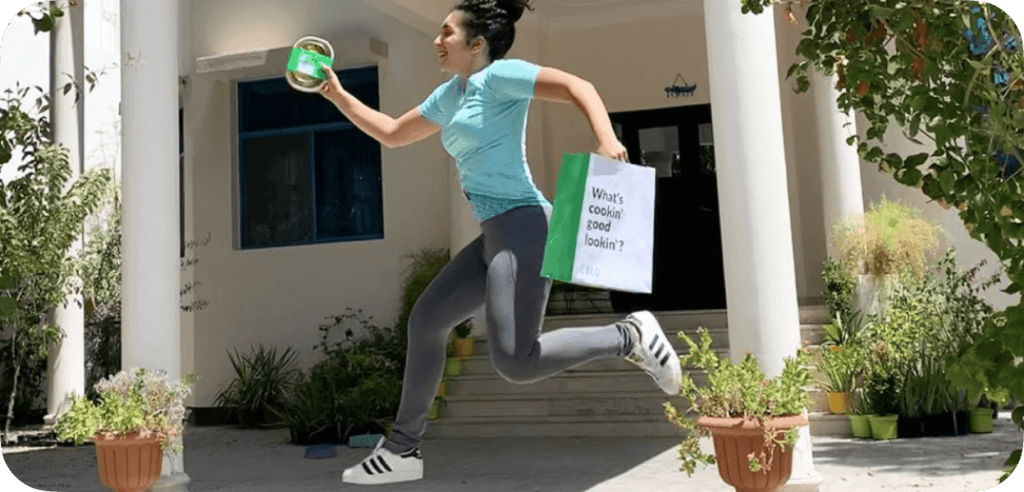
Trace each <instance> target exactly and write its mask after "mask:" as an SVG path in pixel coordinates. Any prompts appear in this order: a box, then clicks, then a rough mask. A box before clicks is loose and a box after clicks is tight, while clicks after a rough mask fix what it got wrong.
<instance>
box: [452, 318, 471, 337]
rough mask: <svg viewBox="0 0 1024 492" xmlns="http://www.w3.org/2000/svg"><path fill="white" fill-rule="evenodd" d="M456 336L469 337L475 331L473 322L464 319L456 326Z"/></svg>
mask: <svg viewBox="0 0 1024 492" xmlns="http://www.w3.org/2000/svg"><path fill="white" fill-rule="evenodd" d="M454 331H455V338H469V335H470V334H471V333H473V322H472V321H470V320H466V321H463V322H462V323H459V325H458V326H456V327H455V330H454Z"/></svg>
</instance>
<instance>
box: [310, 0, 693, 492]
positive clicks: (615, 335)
mask: <svg viewBox="0 0 1024 492" xmlns="http://www.w3.org/2000/svg"><path fill="white" fill-rule="evenodd" d="M529 3H530V2H529V0H497V1H495V0H464V1H463V2H462V3H460V4H459V5H457V6H456V7H455V8H454V9H453V10H452V12H451V13H450V14H449V15H448V17H447V18H446V19H445V20H444V24H443V26H442V28H441V34H440V35H439V36H438V37H437V38H436V39H435V40H434V46H435V47H437V50H438V62H439V64H440V65H441V70H442V71H443V72H446V73H450V74H454V77H452V78H451V79H450V80H448V81H447V82H445V83H443V84H441V85H440V86H439V87H438V88H437V89H436V90H434V92H433V93H432V94H431V95H430V96H429V97H427V99H426V100H425V101H424V102H423V103H422V104H421V105H420V106H419V107H417V108H414V109H412V110H410V111H409V112H407V113H405V114H404V115H402V116H401V117H399V118H398V119H394V118H391V117H389V116H387V115H384V114H382V113H380V112H378V111H375V110H373V109H371V108H369V107H367V106H366V105H365V104H363V103H362V102H360V101H359V100H358V99H356V98H355V97H353V96H352V95H351V94H349V93H348V92H346V91H345V89H344V88H342V86H341V84H340V83H339V82H338V78H337V76H336V75H335V74H334V72H333V71H332V70H331V69H330V67H327V66H326V65H324V66H323V71H324V73H326V74H327V77H328V82H327V84H325V85H324V88H323V89H322V91H321V92H322V95H323V96H324V97H326V98H327V99H328V100H330V101H331V102H332V103H333V104H334V105H335V106H336V107H337V108H338V110H339V111H341V112H342V113H343V114H344V115H345V116H346V117H347V118H348V119H349V121H351V122H352V123H353V124H354V125H355V126H357V127H358V128H359V129H360V130H362V131H364V132H366V134H368V135H370V136H371V137H373V138H374V139H376V140H377V141H379V142H380V143H382V144H383V145H386V146H388V147H389V148H393V147H401V146H404V145H408V144H411V143H413V142H416V141H419V140H422V139H424V138H426V137H429V136H431V135H433V134H435V133H437V132H438V130H443V132H442V134H441V136H442V141H443V143H444V147H445V150H447V151H448V152H449V153H450V154H451V155H452V156H453V157H454V158H455V160H456V164H457V166H458V169H459V176H460V179H461V184H462V189H463V192H464V193H465V195H466V197H467V198H468V200H469V203H470V204H471V206H472V208H473V212H474V214H475V215H476V217H477V218H478V219H479V220H480V221H481V222H480V226H481V229H482V230H483V233H482V234H481V235H480V237H478V238H476V240H474V241H473V242H472V243H470V244H469V245H468V246H466V247H465V248H464V249H463V250H462V251H460V252H459V253H458V254H457V255H456V256H455V257H454V258H453V259H452V261H451V262H450V263H448V265H446V266H445V267H444V269H443V270H442V271H441V272H440V273H439V274H438V275H437V277H436V278H435V279H434V280H433V281H432V282H431V283H430V285H429V286H428V287H427V288H426V290H425V291H424V292H423V294H422V295H421V296H420V298H419V300H418V301H417V302H416V305H415V306H414V307H413V310H412V314H411V316H410V318H409V334H408V336H409V345H408V354H407V356H406V357H407V358H406V366H405V376H404V378H405V379H404V381H403V383H402V401H401V404H400V405H399V408H398V415H397V417H396V419H395V423H394V426H393V428H392V436H391V437H390V438H388V439H382V440H381V441H380V443H378V445H377V447H376V448H375V449H374V450H373V452H372V453H371V455H370V456H368V457H367V458H366V459H364V460H363V461H362V462H361V463H359V464H357V465H355V466H353V467H352V468H349V469H347V470H345V473H344V474H343V476H342V480H343V481H344V482H347V483H358V484H382V483H394V482H403V481H408V480H418V479H421V478H423V459H422V458H421V456H420V451H419V446H420V441H421V438H422V436H423V432H424V430H425V429H426V424H427V411H428V409H429V407H430V404H431V402H432V400H433V399H434V395H435V394H436V393H437V388H438V385H439V384H440V382H441V377H442V373H443V370H444V363H445V344H446V343H447V340H448V335H449V333H450V332H451V331H452V329H454V327H455V326H456V325H458V324H459V323H461V322H463V321H465V320H466V319H468V318H470V317H471V316H472V315H473V314H474V313H475V312H477V311H478V310H479V309H480V308H481V307H484V308H485V312H486V314H487V326H488V329H489V336H488V343H489V347H490V354H491V365H492V367H493V368H494V371H495V372H497V373H498V374H499V375H500V376H501V377H503V378H504V379H506V380H508V381H510V382H512V383H516V384H526V383H533V382H537V381H540V380H542V379H545V378H548V377H551V376H554V375H556V374H558V373H560V372H562V371H565V370H566V369H570V368H573V367H576V366H579V365H581V364H584V363H586V362H590V361H593V360H597V359H602V358H608V357H627V359H628V360H630V361H631V362H633V363H635V364H637V365H639V366H640V367H642V368H643V369H644V370H645V371H647V373H648V374H650V375H651V376H652V377H653V378H654V381H655V382H656V383H657V385H658V386H659V387H660V388H661V389H662V390H663V391H665V393H668V394H669V395H675V394H678V393H679V386H680V380H681V370H680V367H679V357H678V356H677V355H676V352H675V350H673V348H672V345H671V343H670V341H669V340H668V339H667V338H666V337H665V334H664V332H663V331H662V329H661V327H660V326H659V324H658V321H657V320H656V319H655V318H654V316H653V315H651V313H649V312H647V311H643V312H638V313H633V314H631V315H629V316H627V317H626V318H625V319H623V320H621V321H619V322H617V323H614V324H611V325H608V326H603V327H592V328H565V329H560V330H555V331H552V332H549V333H544V334H541V324H542V322H543V318H544V310H545V306H546V305H547V300H548V294H549V292H550V289H551V280H549V279H546V278H543V277H541V276H540V269H541V262H542V259H543V256H544V246H545V244H546V242H547V235H548V222H549V220H550V214H551V204H550V203H549V202H548V201H547V200H546V199H545V198H544V195H543V194H542V193H541V192H540V190H538V189H537V187H536V185H535V184H534V183H533V178H532V176H531V174H530V168H529V165H528V164H527V161H526V155H525V141H526V115H527V110H528V109H529V106H530V100H531V99H541V100H545V101H554V102H560V103H572V104H575V105H576V107H578V108H579V109H580V110H581V111H582V112H583V113H584V114H585V115H586V117H587V119H588V120H589V121H590V125H591V127H592V129H593V131H594V135H595V136H596V137H597V140H598V142H599V145H598V148H597V153H598V154H601V155H604V156H606V157H609V158H612V159H617V160H622V161H626V160H627V156H626V149H625V147H623V145H622V143H620V142H619V141H618V139H617V138H616V136H615V133H614V131H613V130H612V125H611V121H610V120H609V117H608V113H607V111H606V110H605V106H604V103H603V102H602V101H601V97H600V96H599V95H598V93H597V91H596V90H595V89H594V86H593V85H591V84H590V83H589V82H587V81H585V80H583V79H580V78H579V77H576V76H574V75H571V74H568V73H565V72H563V71H560V70H557V69H554V68H548V67H540V66H537V65H534V64H531V63H529V62H525V61H522V60H504V59H502V58H503V57H504V56H505V54H506V53H508V51H509V48H511V47H512V42H513V40H514V39H515V22H516V21H518V20H519V18H520V17H522V15H523V10H524V9H526V8H530V10H533V8H532V7H530V5H529Z"/></svg>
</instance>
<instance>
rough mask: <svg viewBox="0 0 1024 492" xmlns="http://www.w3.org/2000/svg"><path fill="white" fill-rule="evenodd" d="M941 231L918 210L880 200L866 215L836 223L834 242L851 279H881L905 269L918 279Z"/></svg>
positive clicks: (924, 270)
mask: <svg viewBox="0 0 1024 492" xmlns="http://www.w3.org/2000/svg"><path fill="white" fill-rule="evenodd" d="M940 230H941V229H940V228H939V227H938V226H936V225H934V224H932V223H931V222H930V221H928V220H926V219H924V218H923V217H921V211H920V210H918V209H915V208H913V207H910V206H907V205H904V204H901V203H899V202H892V201H888V200H886V199H885V197H882V200H881V201H880V202H878V203H876V204H873V205H872V207H871V210H870V211H869V212H867V213H865V214H863V215H854V216H851V217H846V218H844V219H842V220H840V221H838V222H837V224H836V227H835V239H834V241H835V243H836V246H837V247H838V248H839V251H840V254H841V255H842V258H843V264H844V266H845V268H846V275H847V276H848V277H850V278H853V277H855V276H856V275H859V274H865V275H872V276H873V277H874V278H876V279H883V278H887V277H891V276H893V275H899V274H900V273H902V272H903V271H904V270H905V269H906V270H909V271H910V272H911V274H913V275H915V276H918V277H921V276H923V275H924V274H925V272H926V270H927V262H928V256H929V255H930V254H931V253H933V252H934V250H935V247H936V246H937V245H938V242H937V236H938V234H939V231H940Z"/></svg>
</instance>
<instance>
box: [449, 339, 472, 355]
mask: <svg viewBox="0 0 1024 492" xmlns="http://www.w3.org/2000/svg"><path fill="white" fill-rule="evenodd" d="M475 343H476V340H474V339H472V338H456V339H454V340H452V352H454V355H455V357H469V356H471V355H473V345H474V344H475Z"/></svg>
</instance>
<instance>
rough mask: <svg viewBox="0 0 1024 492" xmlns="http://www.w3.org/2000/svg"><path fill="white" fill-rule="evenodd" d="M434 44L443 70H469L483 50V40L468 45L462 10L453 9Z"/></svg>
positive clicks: (451, 71) (449, 71)
mask: <svg viewBox="0 0 1024 492" xmlns="http://www.w3.org/2000/svg"><path fill="white" fill-rule="evenodd" d="M434 46H435V47H436V48H437V52H438V55H437V56H438V63H439V64H440V65H441V71H442V72H447V73H454V72H467V71H469V70H470V69H471V68H472V67H473V62H474V61H475V59H476V55H477V53H479V52H480V51H481V50H482V46H483V40H482V39H478V40H477V41H476V42H475V43H474V45H473V46H466V30H465V28H464V27H462V12H461V11H459V10H453V11H452V13H450V14H448V17H447V18H446V19H445V20H444V24H443V25H442V26H441V34H439V35H438V36H437V38H435V39H434ZM474 50H475V51H474Z"/></svg>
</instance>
